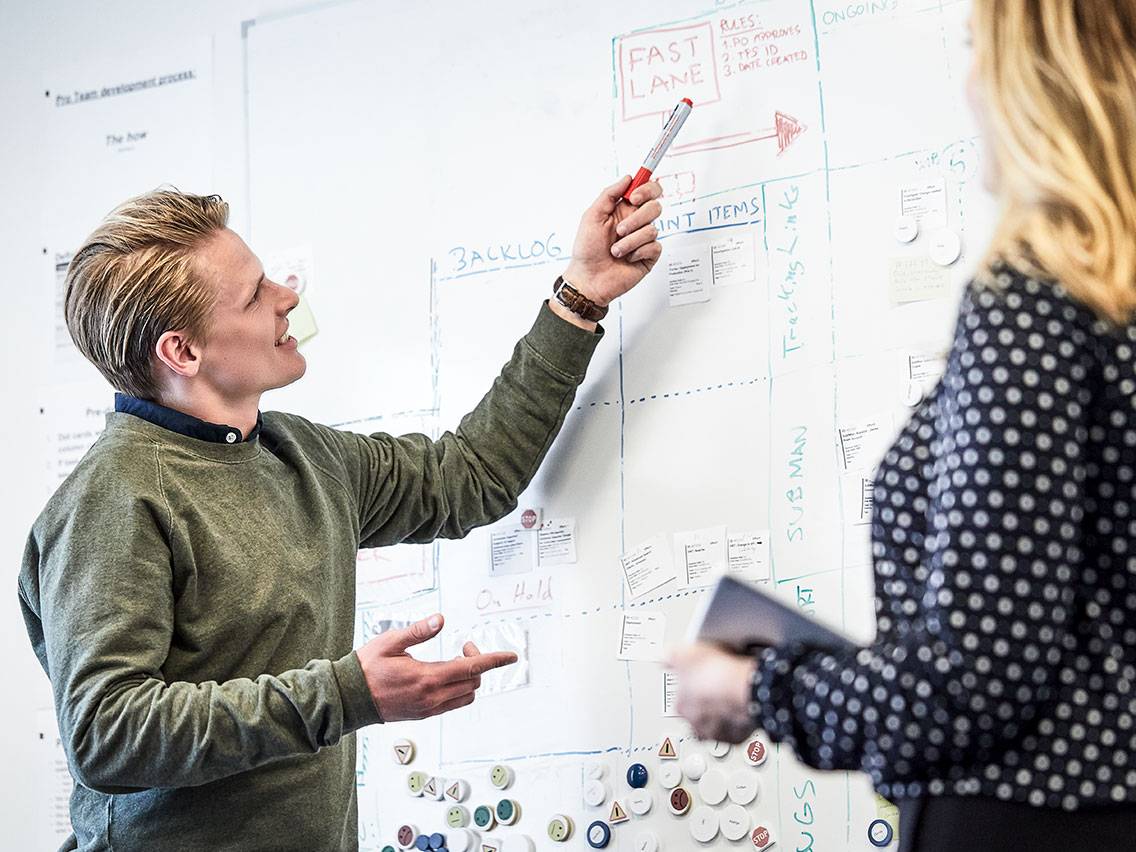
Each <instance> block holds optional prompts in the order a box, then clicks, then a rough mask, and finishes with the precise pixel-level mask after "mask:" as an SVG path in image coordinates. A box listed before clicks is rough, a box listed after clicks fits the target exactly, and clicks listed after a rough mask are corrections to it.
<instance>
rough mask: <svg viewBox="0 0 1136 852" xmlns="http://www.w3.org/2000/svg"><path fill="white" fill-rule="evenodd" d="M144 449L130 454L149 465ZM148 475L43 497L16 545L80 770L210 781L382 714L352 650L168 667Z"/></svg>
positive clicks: (168, 583) (167, 600) (323, 741)
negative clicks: (245, 673) (242, 672)
mask: <svg viewBox="0 0 1136 852" xmlns="http://www.w3.org/2000/svg"><path fill="white" fill-rule="evenodd" d="M148 452H152V457H151V459H150V460H149V464H148V465H147V463H146V462H144V461H143V460H142V459H138V462H139V464H137V465H136V467H137V468H142V467H146V466H149V467H151V469H153V470H155V471H156V470H158V469H159V468H158V453H159V450H158V448H157V447H154V448H153V449H152V450H150V451H148ZM142 478H143V477H141V476H127V477H123V478H122V479H117V480H110V478H109V477H100V478H99V479H98V480H97V481H95V482H92V483H91V484H90V485H89V487H87V488H86V489H85V490H86V499H84V500H81V501H79V502H76V503H71V504H69V505H68V506H67V507H66V511H62V510H55V511H52V510H51V509H50V508H49V510H48V511H46V512H45V514H44V515H43V516H41V520H40V522H39V523H37V526H36V527H35V528H33V531H32V535H31V536H30V538H29V541H28V545H27V550H26V553H25V557H24V565H25V570H24V571H23V572H22V573H21V582H20V603H21V607H22V609H23V614H24V618H25V621H26V622H27V626H28V632H29V635H30V636H31V638H32V644H33V646H34V649H35V651H36V654H37V656H39V658H40V661H41V663H43V664H44V667H45V669H46V671H47V672H48V675H49V677H50V679H51V685H52V690H53V693H54V703H55V710H56V715H57V718H58V721H59V728H60V734H61V738H62V742H63V745H64V748H65V750H66V753H67V757H68V761H69V763H70V766H71V771H72V773H73V774H74V776H75V778H76V780H77V781H78V782H79V783H80V784H83V785H84V786H86V787H88V788H90V789H92V790H96V791H99V792H103V793H116V792H129V791H132V790H137V789H141V788H149V787H187V786H194V785H199V784H205V783H207V782H210V781H213V780H216V779H219V778H223V777H226V776H229V775H233V774H235V773H239V772H243V771H245V770H249V769H252V768H255V767H258V766H261V765H263V764H266V763H269V762H271V761H275V760H279V759H281V758H286V757H290V756H294V755H300V754H311V753H314V752H316V751H318V750H319V749H320V748H322V747H324V746H330V745H334V744H336V743H337V742H338V741H339V740H340V739H341V738H342V737H343V736H344V735H345V734H348V733H350V732H351V731H353V730H355V729H357V728H359V727H361V726H363V725H366V724H370V723H373V722H376V721H379V718H378V713H377V711H376V710H375V707H374V704H373V703H372V702H371V700H370V693H369V691H368V690H367V688H366V684H365V682H364V680H363V674H362V670H361V669H360V666H359V661H358V658H357V657H356V656H355V654H354V652H351V653H349V654H347V655H346V656H344V657H342V658H341V659H338V660H334V661H331V660H312V661H311V662H309V663H308V664H307V665H306V666H304V667H303V668H299V669H295V670H292V671H285V672H281V673H279V674H263V675H260V676H258V677H256V678H255V679H248V678H237V679H233V680H228V681H225V682H223V683H217V682H203V683H188V682H184V681H176V680H167V679H166V677H165V676H164V674H163V664H164V663H165V661H166V659H167V655H168V652H169V648H170V644H171V637H172V635H173V631H174V630H175V616H174V578H173V575H172V571H171V561H172V556H171V550H170V545H169V543H168V538H167V535H168V533H167V525H168V523H169V518H168V517H167V512H168V509H167V507H166V506H165V505H164V504H163V501H162V499H161V495H160V492H159V493H153V492H151V493H150V494H145V493H143V494H141V495H139V494H138V491H137V481H138V480H139V479H142ZM146 479H149V477H146ZM108 480H109V481H108ZM131 480H133V481H131ZM240 650H242V649H233V653H238V652H239V651H240Z"/></svg>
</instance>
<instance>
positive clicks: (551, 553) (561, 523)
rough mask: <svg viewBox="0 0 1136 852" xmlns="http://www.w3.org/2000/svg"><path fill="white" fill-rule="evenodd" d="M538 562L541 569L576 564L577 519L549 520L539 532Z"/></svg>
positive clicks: (542, 525)
mask: <svg viewBox="0 0 1136 852" xmlns="http://www.w3.org/2000/svg"><path fill="white" fill-rule="evenodd" d="M537 562H539V563H540V565H541V567H542V568H544V567H550V566H553V565H571V564H574V563H575V562H576V519H575V518H549V519H548V520H546V521H544V522H543V523H542V524H541V525H540V529H539V530H538V531H537Z"/></svg>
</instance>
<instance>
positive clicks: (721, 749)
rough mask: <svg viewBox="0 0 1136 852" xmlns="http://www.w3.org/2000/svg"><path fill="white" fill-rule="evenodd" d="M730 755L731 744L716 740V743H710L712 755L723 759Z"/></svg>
mask: <svg viewBox="0 0 1136 852" xmlns="http://www.w3.org/2000/svg"><path fill="white" fill-rule="evenodd" d="M729 753H730V744H729V743H724V742H722V741H721V740H714V742H712V743H710V754H712V755H714V757H717V758H722V757H725V756H726V755H727V754H729Z"/></svg>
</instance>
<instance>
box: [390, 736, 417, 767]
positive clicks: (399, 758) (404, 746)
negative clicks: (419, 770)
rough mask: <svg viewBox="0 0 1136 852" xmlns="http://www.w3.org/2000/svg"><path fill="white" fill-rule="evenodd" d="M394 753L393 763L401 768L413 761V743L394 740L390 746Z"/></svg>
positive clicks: (405, 740)
mask: <svg viewBox="0 0 1136 852" xmlns="http://www.w3.org/2000/svg"><path fill="white" fill-rule="evenodd" d="M391 748H392V749H393V751H394V761H395V763H398V764H400V765H402V766H405V765H406V764H408V763H410V761H412V760H414V743H412V742H411V741H410V740H407V739H401V740H395V741H394V742H393V743H392V744H391Z"/></svg>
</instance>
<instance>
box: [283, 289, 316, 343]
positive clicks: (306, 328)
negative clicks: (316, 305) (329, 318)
mask: <svg viewBox="0 0 1136 852" xmlns="http://www.w3.org/2000/svg"><path fill="white" fill-rule="evenodd" d="M318 332H319V328H317V327H316V318H315V315H314V314H312V309H311V307H309V305H308V300H307V299H305V298H304V297H303V296H300V303H299V304H298V305H296V307H294V308H293V309H292V312H291V313H290V314H288V333H289V334H291V335H292V336H293V337H294V338H296V345H297V346H303V345H304V344H305V343H307V342H308V341H309V340H311V339H312V338H313V337H315V336H316V334H317V333H318Z"/></svg>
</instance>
